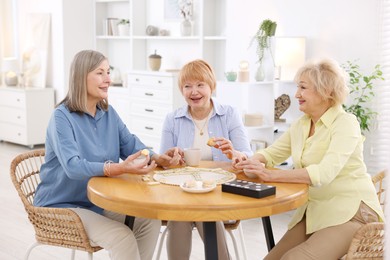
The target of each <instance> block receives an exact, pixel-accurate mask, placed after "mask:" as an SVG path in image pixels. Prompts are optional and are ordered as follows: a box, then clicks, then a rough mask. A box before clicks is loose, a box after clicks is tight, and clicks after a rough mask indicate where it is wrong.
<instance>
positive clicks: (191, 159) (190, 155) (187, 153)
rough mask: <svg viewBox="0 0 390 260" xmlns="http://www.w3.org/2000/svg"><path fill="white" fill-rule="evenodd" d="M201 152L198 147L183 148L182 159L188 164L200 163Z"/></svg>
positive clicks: (195, 164)
mask: <svg viewBox="0 0 390 260" xmlns="http://www.w3.org/2000/svg"><path fill="white" fill-rule="evenodd" d="M201 155H202V154H201V152H200V149H199V148H186V149H184V160H185V161H186V164H187V165H188V166H198V165H199V163H200V158H201Z"/></svg>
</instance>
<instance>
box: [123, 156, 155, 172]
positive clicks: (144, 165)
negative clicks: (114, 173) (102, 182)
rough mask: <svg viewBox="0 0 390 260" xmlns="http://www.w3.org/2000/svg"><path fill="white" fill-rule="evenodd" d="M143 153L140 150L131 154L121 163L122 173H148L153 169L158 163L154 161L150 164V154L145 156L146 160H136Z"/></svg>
mask: <svg viewBox="0 0 390 260" xmlns="http://www.w3.org/2000/svg"><path fill="white" fill-rule="evenodd" d="M140 155H141V151H138V152H136V153H134V154H132V155H129V156H128V157H127V158H126V160H124V161H123V162H121V163H119V164H120V165H121V166H122V167H123V172H122V173H126V172H127V173H134V174H146V173H148V172H151V171H153V170H154V169H155V168H156V167H157V165H156V163H155V162H154V161H152V162H151V163H150V164H149V165H148V163H149V161H150V157H149V155H147V156H145V160H143V161H141V162H138V161H135V159H137V158H138V157H139V156H140Z"/></svg>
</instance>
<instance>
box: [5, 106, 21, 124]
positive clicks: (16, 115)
mask: <svg viewBox="0 0 390 260" xmlns="http://www.w3.org/2000/svg"><path fill="white" fill-rule="evenodd" d="M0 121H1V122H3V123H11V124H17V125H21V126H24V127H25V126H26V111H25V110H22V109H16V108H12V107H6V106H4V107H0Z"/></svg>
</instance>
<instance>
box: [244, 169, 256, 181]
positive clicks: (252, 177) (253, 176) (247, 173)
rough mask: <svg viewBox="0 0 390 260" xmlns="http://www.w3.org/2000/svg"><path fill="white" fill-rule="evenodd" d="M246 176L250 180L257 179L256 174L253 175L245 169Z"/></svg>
mask: <svg viewBox="0 0 390 260" xmlns="http://www.w3.org/2000/svg"><path fill="white" fill-rule="evenodd" d="M244 174H245V176H246V177H248V178H250V179H255V178H257V175H256V174H254V173H251V172H247V171H246V170H245V169H244Z"/></svg>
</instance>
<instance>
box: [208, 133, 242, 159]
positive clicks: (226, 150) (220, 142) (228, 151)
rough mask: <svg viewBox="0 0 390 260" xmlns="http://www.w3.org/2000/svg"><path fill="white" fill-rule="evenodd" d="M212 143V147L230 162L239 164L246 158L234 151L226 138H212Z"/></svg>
mask: <svg viewBox="0 0 390 260" xmlns="http://www.w3.org/2000/svg"><path fill="white" fill-rule="evenodd" d="M213 141H214V142H215V145H214V146H213V147H215V148H217V149H220V150H221V151H222V153H223V154H225V155H226V157H227V158H229V159H230V160H232V161H237V162H241V161H243V160H246V159H247V158H248V157H247V156H246V154H244V153H242V152H239V151H236V150H234V147H233V144H232V142H231V141H230V140H228V139H226V138H223V137H214V138H213Z"/></svg>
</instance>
